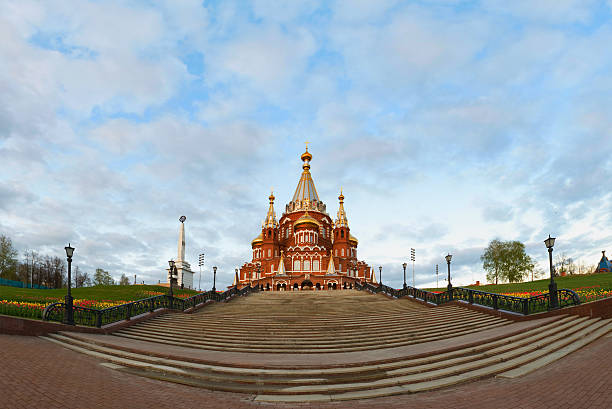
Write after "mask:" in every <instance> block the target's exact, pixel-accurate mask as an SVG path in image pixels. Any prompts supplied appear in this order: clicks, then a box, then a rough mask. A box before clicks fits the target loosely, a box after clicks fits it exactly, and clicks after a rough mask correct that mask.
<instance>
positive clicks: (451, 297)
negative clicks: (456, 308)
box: [444, 253, 453, 301]
mask: <svg viewBox="0 0 612 409" xmlns="http://www.w3.org/2000/svg"><path fill="white" fill-rule="evenodd" d="M444 258H445V259H446V263H447V264H448V286H447V287H446V288H447V289H448V299H449V301H452V300H453V285H452V284H451V278H450V262H451V259H452V258H453V256H451V255H450V253H449V254H448V255H447V256H446V257H444Z"/></svg>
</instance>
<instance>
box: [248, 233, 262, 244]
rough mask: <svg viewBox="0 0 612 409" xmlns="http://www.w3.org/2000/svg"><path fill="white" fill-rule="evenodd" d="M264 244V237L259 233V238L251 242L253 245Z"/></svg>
mask: <svg viewBox="0 0 612 409" xmlns="http://www.w3.org/2000/svg"><path fill="white" fill-rule="evenodd" d="M262 242H263V235H262V234H261V233H259V236H257V237H256V238H255V239H253V241H252V242H251V245H253V244H257V243H262Z"/></svg>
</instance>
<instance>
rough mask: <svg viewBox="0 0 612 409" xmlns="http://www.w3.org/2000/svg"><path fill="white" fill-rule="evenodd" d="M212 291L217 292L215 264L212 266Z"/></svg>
mask: <svg viewBox="0 0 612 409" xmlns="http://www.w3.org/2000/svg"><path fill="white" fill-rule="evenodd" d="M212 290H213V292H217V266H214V267H213V288H212Z"/></svg>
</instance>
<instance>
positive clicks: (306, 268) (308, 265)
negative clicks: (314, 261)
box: [304, 260, 310, 271]
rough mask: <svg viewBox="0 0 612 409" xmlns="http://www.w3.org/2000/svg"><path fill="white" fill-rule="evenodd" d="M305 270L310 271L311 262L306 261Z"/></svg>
mask: <svg viewBox="0 0 612 409" xmlns="http://www.w3.org/2000/svg"><path fill="white" fill-rule="evenodd" d="M304 270H306V271H308V270H310V260H304Z"/></svg>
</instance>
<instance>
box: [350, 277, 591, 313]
mask: <svg viewBox="0 0 612 409" xmlns="http://www.w3.org/2000/svg"><path fill="white" fill-rule="evenodd" d="M355 288H357V289H359V290H366V291H370V292H372V293H375V294H376V293H380V292H382V293H385V294H388V295H390V296H391V297H394V298H401V297H412V298H414V299H419V300H422V301H425V302H428V303H432V304H436V305H440V304H444V303H447V302H449V301H453V300H460V301H465V302H468V303H470V304H476V305H481V306H484V307H489V308H492V309H494V310H503V311H508V312H513V313H517V314H522V315H528V314H534V313H537V312H543V311H549V310H550V309H551V303H550V293H545V294H540V295H536V296H534V297H529V298H522V297H514V296H511V295H504V294H495V293H488V292H485V291H479V290H472V289H471V288H463V287H453V288H452V290H451V291H444V292H440V293H432V292H430V291H425V290H419V289H418V288H414V287H410V286H408V287H407V288H402V289H399V290H396V289H395V288H392V287H389V286H386V285H384V284H382V285H381V284H379V285H374V284H371V283H365V284H361V283H357V284H356V285H355ZM557 297H558V299H557V305H558V306H559V307H560V308H562V307H568V306H571V305H578V304H580V297H579V296H578V294H576V293H575V292H574V291H572V290H569V289H566V288H564V289H561V290H557Z"/></svg>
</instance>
